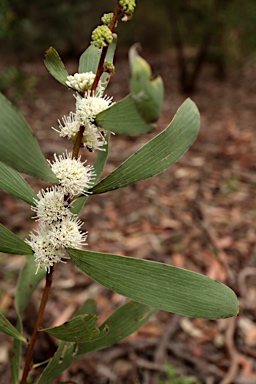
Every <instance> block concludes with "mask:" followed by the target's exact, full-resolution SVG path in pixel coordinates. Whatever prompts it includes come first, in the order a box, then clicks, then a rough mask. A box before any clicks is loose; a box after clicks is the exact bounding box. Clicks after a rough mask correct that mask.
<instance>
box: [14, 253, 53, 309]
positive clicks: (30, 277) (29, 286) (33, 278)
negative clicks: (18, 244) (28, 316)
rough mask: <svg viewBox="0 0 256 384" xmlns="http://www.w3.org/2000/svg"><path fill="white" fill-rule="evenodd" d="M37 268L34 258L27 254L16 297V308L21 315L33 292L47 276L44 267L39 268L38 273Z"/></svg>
mask: <svg viewBox="0 0 256 384" xmlns="http://www.w3.org/2000/svg"><path fill="white" fill-rule="evenodd" d="M36 269H37V267H36V264H35V262H34V259H33V258H31V256H27V257H26V263H25V264H24V267H23V268H22V270H21V272H20V274H19V278H18V282H17V286H16V291H15V298H14V305H15V309H16V312H17V313H18V315H19V316H21V315H22V313H23V311H24V310H25V308H26V306H27V305H28V302H29V300H30V298H31V295H32V293H33V292H34V290H35V289H36V287H37V286H38V284H39V283H40V282H41V280H42V279H43V278H44V277H45V274H46V272H45V270H44V269H39V270H38V272H37V273H36Z"/></svg>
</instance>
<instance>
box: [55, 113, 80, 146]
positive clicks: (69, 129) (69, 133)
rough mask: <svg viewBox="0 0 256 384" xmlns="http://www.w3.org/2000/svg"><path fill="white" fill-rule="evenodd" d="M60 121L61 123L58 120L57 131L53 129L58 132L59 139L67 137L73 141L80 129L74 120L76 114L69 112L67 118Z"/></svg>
mask: <svg viewBox="0 0 256 384" xmlns="http://www.w3.org/2000/svg"><path fill="white" fill-rule="evenodd" d="M62 121H63V123H61V121H60V120H58V123H59V130H58V129H55V128H53V129H54V130H55V131H56V132H58V133H59V134H60V136H61V137H67V138H68V139H71V140H73V141H74V140H75V138H76V135H77V133H78V131H79V128H80V124H79V122H78V121H77V120H76V114H75V113H74V112H70V114H69V115H68V116H64V117H63V118H62Z"/></svg>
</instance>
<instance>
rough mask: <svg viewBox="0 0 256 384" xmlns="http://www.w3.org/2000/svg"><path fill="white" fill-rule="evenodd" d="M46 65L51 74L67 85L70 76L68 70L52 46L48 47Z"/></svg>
mask: <svg viewBox="0 0 256 384" xmlns="http://www.w3.org/2000/svg"><path fill="white" fill-rule="evenodd" d="M44 65H45V66H46V68H47V70H48V71H49V72H50V74H51V75H52V76H53V77H54V78H55V79H56V80H57V81H59V82H60V83H61V84H63V85H65V86H67V84H66V80H67V76H68V72H67V70H66V68H65V66H64V64H63V62H62V60H61V58H60V56H59V54H58V52H57V51H56V50H55V49H54V48H53V47H50V48H49V49H47V51H46V53H45V58H44Z"/></svg>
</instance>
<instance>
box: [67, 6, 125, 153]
mask: <svg viewBox="0 0 256 384" xmlns="http://www.w3.org/2000/svg"><path fill="white" fill-rule="evenodd" d="M119 14H120V5H119V1H117V2H116V5H115V9H114V12H113V18H112V20H111V23H110V25H109V29H110V30H111V32H113V31H114V29H115V26H116V22H117V19H118V16H119ZM107 51H108V45H107V46H105V47H103V48H102V51H101V56H100V60H99V64H98V68H97V72H96V75H95V78H94V81H93V84H92V88H91V92H90V94H91V96H92V95H93V92H94V91H95V90H96V88H97V85H98V83H99V81H100V77H101V75H102V73H103V68H104V62H105V58H106V55H107ZM84 130H85V127H84V126H82V125H81V127H80V130H79V132H78V134H77V136H76V140H75V142H74V146H73V152H72V158H73V159H77V158H78V154H79V150H80V148H81V147H82V139H83V133H84Z"/></svg>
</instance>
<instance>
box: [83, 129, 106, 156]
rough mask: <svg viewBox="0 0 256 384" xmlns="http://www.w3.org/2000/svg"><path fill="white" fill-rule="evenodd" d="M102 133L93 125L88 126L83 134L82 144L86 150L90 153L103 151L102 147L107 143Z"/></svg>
mask: <svg viewBox="0 0 256 384" xmlns="http://www.w3.org/2000/svg"><path fill="white" fill-rule="evenodd" d="M103 133H104V131H103V130H100V129H99V128H98V127H96V126H95V125H94V124H88V125H87V126H86V127H85V129H84V133H83V138H82V143H83V145H84V147H86V148H88V149H89V150H91V151H96V150H99V151H105V148H103V146H104V145H105V144H106V143H107V141H106V139H105V136H104V134H103Z"/></svg>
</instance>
